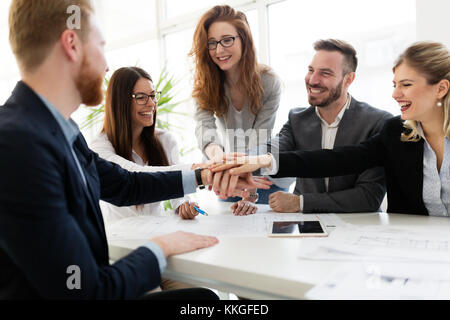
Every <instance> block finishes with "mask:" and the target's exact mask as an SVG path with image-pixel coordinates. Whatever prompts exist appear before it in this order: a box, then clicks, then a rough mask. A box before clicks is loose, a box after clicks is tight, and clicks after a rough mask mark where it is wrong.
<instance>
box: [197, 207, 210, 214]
mask: <svg viewBox="0 0 450 320" xmlns="http://www.w3.org/2000/svg"><path fill="white" fill-rule="evenodd" d="M194 209H195V211H197V212H198V213H201V214H202V215H204V216H207V215H208V214H207V213H206V212H205V211H203V210H202V209H200V208H198V207H196V206H194Z"/></svg>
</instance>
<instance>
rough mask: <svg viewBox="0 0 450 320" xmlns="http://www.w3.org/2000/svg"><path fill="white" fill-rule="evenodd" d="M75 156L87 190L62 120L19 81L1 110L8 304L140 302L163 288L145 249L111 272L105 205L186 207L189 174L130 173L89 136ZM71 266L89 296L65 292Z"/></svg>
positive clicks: (2, 271)
mask: <svg viewBox="0 0 450 320" xmlns="http://www.w3.org/2000/svg"><path fill="white" fill-rule="evenodd" d="M74 150H75V152H76V154H77V156H78V158H79V161H80V164H81V166H82V167H83V171H84V174H85V176H86V180H87V185H88V187H86V186H85V185H84V183H83V181H82V178H81V176H80V174H79V171H78V168H77V165H76V163H75V161H74V159H73V155H72V152H71V150H70V148H69V145H68V143H67V141H66V139H65V137H64V135H63V132H62V131H61V129H60V127H59V125H58V123H57V122H56V120H55V118H54V117H53V115H52V114H51V113H50V112H49V111H48V109H47V107H46V106H45V105H44V104H43V102H42V100H41V99H40V98H39V97H38V96H37V95H36V94H35V93H34V92H33V91H32V90H31V89H30V88H29V87H28V86H27V85H25V84H24V83H23V82H19V83H18V84H17V86H16V88H15V89H14V91H13V93H12V96H11V97H10V99H9V100H8V101H7V102H6V104H5V105H4V106H2V107H0V299H2V298H56V299H66V298H75V299H79V298H81V299H93V298H95V299H104V298H106V299H108V298H113V299H122V298H125V299H126V298H136V297H138V296H140V295H142V294H143V293H145V292H147V291H148V290H151V289H152V288H154V287H156V286H157V285H158V284H159V282H160V280H161V276H160V272H159V266H158V262H157V259H156V257H155V255H154V254H153V253H152V252H151V251H150V250H149V249H147V248H145V247H141V248H138V249H137V250H135V251H134V252H132V253H131V254H129V255H128V256H126V257H125V258H123V259H121V260H119V261H117V262H116V263H115V264H113V265H110V264H109V259H108V246H107V241H106V236H105V228H104V224H103V220H102V215H101V211H100V207H99V199H102V200H105V201H108V202H110V203H113V204H115V205H119V206H120V205H135V204H141V203H147V202H155V201H161V200H165V199H171V198H179V197H182V196H183V186H182V178H181V172H180V171H176V172H168V173H130V172H128V171H126V170H123V169H121V168H120V167H119V166H118V165H116V164H113V163H110V162H108V161H105V160H103V159H101V158H99V157H98V155H97V154H96V153H94V152H92V151H91V150H89V148H88V147H87V145H86V142H85V140H84V139H83V138H82V136H81V135H80V137H79V138H78V139H77V140H76V142H75V143H74ZM71 265H76V266H78V267H79V268H80V271H81V289H73V290H70V289H69V288H68V286H67V280H68V279H69V277H70V276H71V275H72V273H68V268H69V266H71Z"/></svg>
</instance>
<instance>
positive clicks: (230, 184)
mask: <svg viewBox="0 0 450 320" xmlns="http://www.w3.org/2000/svg"><path fill="white" fill-rule="evenodd" d="M271 160H272V159H271V157H270V155H262V156H247V155H246V154H243V153H231V154H224V155H222V156H221V157H220V158H217V157H216V158H214V159H212V160H209V161H207V162H205V163H201V164H195V165H194V166H193V169H196V168H203V169H204V170H203V171H202V181H203V183H204V184H205V185H207V186H208V188H209V190H213V191H214V192H215V193H216V195H218V196H219V197H220V199H227V198H228V197H241V198H242V200H241V201H237V202H235V203H234V204H233V205H232V206H231V211H232V212H233V214H235V215H248V214H253V213H256V211H257V210H258V208H257V207H256V205H255V204H254V201H255V198H251V197H250V194H252V193H255V192H256V190H257V189H269V188H270V186H271V185H272V184H273V182H272V181H270V180H268V179H266V178H263V177H256V176H253V175H252V172H253V171H255V170H258V169H260V168H263V167H269V166H270V165H271ZM194 206H197V207H198V205H197V204H196V203H194V202H190V203H189V202H186V203H184V204H182V205H181V206H180V207H179V208H178V214H179V215H180V217H181V218H183V219H193V218H194V217H195V216H196V215H197V214H198V213H197V212H196V210H195V209H194Z"/></svg>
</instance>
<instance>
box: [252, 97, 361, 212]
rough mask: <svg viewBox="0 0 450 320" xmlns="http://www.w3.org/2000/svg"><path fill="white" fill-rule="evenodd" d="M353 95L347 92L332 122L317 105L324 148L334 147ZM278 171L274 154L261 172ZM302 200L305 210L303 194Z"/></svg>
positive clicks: (301, 205) (326, 186)
mask: <svg viewBox="0 0 450 320" xmlns="http://www.w3.org/2000/svg"><path fill="white" fill-rule="evenodd" d="M351 100H352V99H351V96H350V94H347V101H346V102H345V104H344V107H343V108H342V109H341V111H339V113H338V115H337V116H336V119H335V120H334V122H333V123H332V124H328V122H326V121H325V120H324V119H323V118H322V117H321V116H320V113H319V109H318V107H316V114H317V116H318V117H319V119H320V122H321V126H322V149H333V148H334V142H335V140H336V134H337V131H338V128H339V123H340V122H341V119H342V117H343V116H344V113H345V110H347V109H348V108H349V107H350V102H351ZM277 172H278V164H277V162H276V160H275V157H274V156H273V155H272V166H271V167H270V168H262V169H261V174H264V175H274V174H276V173H277ZM329 181H330V178H325V188H326V191H327V192H328V184H329ZM299 200H300V212H302V211H303V195H300V196H299Z"/></svg>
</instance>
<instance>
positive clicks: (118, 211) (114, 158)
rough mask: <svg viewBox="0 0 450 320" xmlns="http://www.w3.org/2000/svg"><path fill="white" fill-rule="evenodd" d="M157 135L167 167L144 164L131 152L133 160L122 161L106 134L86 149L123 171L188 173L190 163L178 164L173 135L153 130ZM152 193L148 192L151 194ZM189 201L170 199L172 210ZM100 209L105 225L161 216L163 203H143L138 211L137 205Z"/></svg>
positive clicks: (106, 206) (99, 136)
mask: <svg viewBox="0 0 450 320" xmlns="http://www.w3.org/2000/svg"><path fill="white" fill-rule="evenodd" d="M156 135H157V136H158V138H159V141H160V142H161V144H162V146H163V149H164V151H165V152H166V155H167V160H168V161H169V166H148V165H147V163H144V162H143V161H142V159H141V157H140V156H139V155H138V154H137V153H136V152H134V150H133V153H132V158H133V161H134V162H133V161H129V160H126V159H125V158H123V157H121V156H119V155H117V154H116V151H115V150H114V147H113V145H112V144H111V142H110V141H109V140H108V137H107V136H106V134H105V133H101V134H100V135H98V136H97V137H96V138H95V139H93V140H92V142H91V143H90V144H89V147H90V148H91V149H92V150H93V151H94V152H97V153H98V154H99V156H100V157H101V158H103V159H105V160H108V161H111V162H114V163H116V164H118V165H120V166H121V167H122V168H124V169H126V170H128V171H132V172H158V171H178V170H180V171H183V170H191V167H192V163H190V164H180V149H179V147H178V143H177V141H176V139H175V137H174V136H173V134H172V133H170V132H168V131H165V130H159V129H156ZM150 192H151V191H150ZM186 201H189V197H188V196H185V197H183V198H177V199H172V200H170V203H171V205H172V208H173V209H174V210H175V209H176V208H178V206H180V205H181V204H182V203H184V202H186ZM100 207H101V209H102V214H103V219H104V220H105V223H108V222H112V221H114V220H117V219H122V218H127V217H132V216H138V215H150V214H152V215H154V214H156V215H162V214H164V207H163V202H162V201H160V202H154V203H148V204H145V205H144V207H143V208H141V209H139V210H138V209H137V207H136V206H128V207H117V206H115V205H113V204H110V203H107V202H104V201H100Z"/></svg>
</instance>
